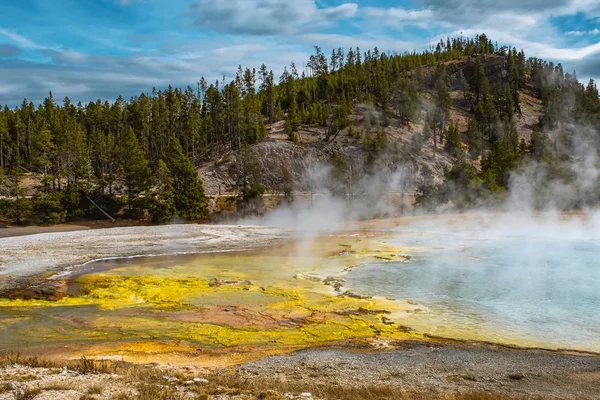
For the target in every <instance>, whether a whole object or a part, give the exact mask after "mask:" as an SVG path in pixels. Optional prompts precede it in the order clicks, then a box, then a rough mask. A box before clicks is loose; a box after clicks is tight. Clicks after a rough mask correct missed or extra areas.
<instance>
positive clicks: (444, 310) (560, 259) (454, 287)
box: [348, 233, 600, 351]
mask: <svg viewBox="0 0 600 400" xmlns="http://www.w3.org/2000/svg"><path fill="white" fill-rule="evenodd" d="M457 236H458V237H453V236H452V235H448V234H443V235H441V234H427V235H414V234H407V233H402V234H399V237H398V239H397V240H394V244H398V245H407V244H409V245H429V246H430V247H429V250H424V251H423V252H420V253H418V254H416V255H415V256H414V257H413V259H412V262H411V263H408V264H406V263H374V264H370V265H366V266H363V267H361V268H358V269H356V270H354V271H352V272H350V274H349V276H348V286H349V287H351V288H353V289H356V290H358V291H360V292H366V293H369V294H372V295H380V296H381V295H383V296H390V297H394V298H397V299H406V300H413V301H416V302H418V303H419V304H421V305H423V306H424V307H426V308H427V309H428V310H429V312H423V313H420V314H415V315H412V314H411V315H407V316H406V321H407V323H410V324H412V325H411V326H412V327H413V328H415V329H420V330H422V331H426V332H429V333H434V334H439V335H448V336H458V337H461V338H472V339H480V340H495V341H501V342H507V343H513V344H518V345H532V346H542V347H549V348H570V349H578V350H590V351H600V242H598V241H593V240H552V239H543V240H531V239H528V238H526V237H501V238H498V237H495V238H493V239H489V240H488V239H485V238H477V237H473V236H471V237H464V236H462V235H457Z"/></svg>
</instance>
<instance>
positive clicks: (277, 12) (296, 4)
mask: <svg viewBox="0 0 600 400" xmlns="http://www.w3.org/2000/svg"><path fill="white" fill-rule="evenodd" d="M357 10H358V5H357V4H356V3H346V4H342V5H340V6H337V7H325V8H319V7H317V3H315V0H293V1H285V0H196V1H195V3H194V5H193V6H192V7H191V8H190V9H189V10H188V13H187V14H188V16H189V17H191V18H192V24H193V25H195V26H197V27H198V28H200V29H207V30H210V31H215V32H219V33H226V34H242V35H280V34H295V33H300V32H302V31H303V30H310V31H314V30H315V29H318V28H321V27H324V26H329V25H331V23H332V22H334V21H335V20H340V19H348V18H352V17H353V16H354V15H355V14H356V12H357Z"/></svg>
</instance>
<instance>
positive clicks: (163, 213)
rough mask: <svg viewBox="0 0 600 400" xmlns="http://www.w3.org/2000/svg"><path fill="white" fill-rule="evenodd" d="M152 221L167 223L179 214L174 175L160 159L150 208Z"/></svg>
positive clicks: (155, 174)
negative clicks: (174, 190)
mask: <svg viewBox="0 0 600 400" xmlns="http://www.w3.org/2000/svg"><path fill="white" fill-rule="evenodd" d="M150 214H151V215H152V221H154V222H158V223H166V222H169V221H171V219H172V218H173V216H175V215H176V214H177V209H176V208H175V200H174V192H173V177H172V175H171V171H169V168H168V167H167V164H166V163H165V162H164V161H163V160H159V161H158V164H157V165H156V172H155V173H154V190H153V191H152V205H151V208H150Z"/></svg>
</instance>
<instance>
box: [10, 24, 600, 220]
mask: <svg viewBox="0 0 600 400" xmlns="http://www.w3.org/2000/svg"><path fill="white" fill-rule="evenodd" d="M485 55H496V56H502V57H505V58H506V59H507V63H508V64H507V65H508V75H507V77H506V79H503V80H501V81H500V82H496V83H494V84H493V85H490V82H489V81H488V79H487V77H486V73H485V70H484V62H485V58H483V60H484V61H482V57H483V56H485ZM465 57H471V58H472V60H473V62H472V63H471V65H470V67H469V68H466V69H464V71H461V72H460V74H459V75H460V76H459V77H458V86H459V89H460V90H462V91H463V93H464V101H465V102H468V104H469V108H470V119H469V128H468V132H466V133H465V134H463V135H461V133H460V132H458V127H457V126H456V125H455V124H453V123H448V118H449V110H450V105H451V98H450V91H451V89H452V87H451V86H452V83H451V80H450V77H449V75H448V73H447V67H446V65H447V62H449V61H453V60H463V59H464V58H465ZM423 67H431V68H433V70H434V74H435V83H434V85H433V86H432V87H430V86H431V85H429V84H428V83H427V82H428V79H427V77H426V76H425V75H424V73H423V71H424V70H425V68H423ZM528 86H531V87H532V88H533V90H535V91H536V92H537V94H538V95H539V96H540V97H541V98H542V99H543V101H544V105H545V113H544V118H543V125H544V126H546V127H549V128H551V127H553V126H555V125H556V124H557V122H558V121H560V120H561V119H562V118H564V117H566V116H568V117H569V118H575V119H576V120H577V121H582V122H586V123H590V124H597V123H598V121H597V118H598V115H599V110H600V103H599V100H598V92H597V90H596V86H595V84H594V83H593V82H590V84H589V85H588V86H587V87H583V86H582V85H581V84H579V82H578V81H577V78H576V76H575V75H574V74H573V75H570V74H564V73H563V71H562V67H561V66H560V65H558V66H554V65H553V64H552V63H546V62H544V61H542V60H538V59H526V58H525V55H524V53H523V52H522V51H521V52H517V50H516V49H514V48H513V49H511V48H507V47H499V46H498V45H497V44H496V45H494V44H493V43H492V42H491V41H490V40H489V39H488V38H487V37H486V36H485V35H479V36H477V37H475V38H473V39H463V38H455V39H447V40H446V41H440V42H439V43H438V44H437V45H436V47H435V48H432V49H429V50H426V51H423V52H412V53H404V54H386V53H383V52H380V51H379V50H378V49H377V48H375V49H373V50H369V51H366V52H361V50H360V49H359V48H350V49H348V50H344V49H341V48H339V49H335V50H333V51H332V53H331V56H329V57H328V56H326V55H325V54H324V53H323V52H322V50H321V49H320V48H319V47H315V54H314V55H313V56H311V57H310V59H309V60H308V62H307V64H306V65H305V66H304V67H302V68H300V69H299V68H298V67H297V66H295V65H294V64H291V65H290V67H289V68H285V70H284V71H283V74H282V75H281V76H280V77H279V79H278V80H276V79H275V76H274V74H273V71H270V70H268V68H267V67H266V66H265V65H262V66H261V68H260V69H259V70H258V71H257V70H254V69H248V68H246V69H242V67H240V68H239V69H238V72H237V74H236V77H235V79H233V80H231V81H229V82H224V81H216V82H214V83H210V84H209V83H208V82H207V81H206V80H205V79H204V78H202V79H200V81H199V82H198V84H197V86H196V87H187V88H186V89H185V90H181V89H174V88H172V87H169V88H168V89H167V90H164V91H158V90H156V89H154V90H153V91H152V92H151V93H149V94H141V95H140V96H137V97H133V98H131V99H130V100H129V101H125V100H124V99H123V98H122V97H119V98H118V99H117V100H116V101H115V102H113V103H111V102H108V101H101V100H98V101H96V102H91V103H89V104H86V105H84V104H81V103H79V104H77V105H75V104H73V103H72V102H71V100H70V99H69V98H68V97H66V98H65V99H64V100H63V101H62V104H58V103H57V101H56V100H55V99H54V98H53V97H52V93H50V95H49V97H48V98H46V99H45V101H44V102H43V104H41V105H39V107H37V108H36V106H35V105H34V104H32V103H30V102H28V101H27V100H24V101H23V104H22V105H21V106H20V107H16V108H14V109H10V108H8V107H5V108H4V109H3V110H2V111H0V191H1V193H0V195H4V196H6V197H8V198H10V199H12V200H11V201H4V202H3V203H1V204H0V214H3V215H4V217H5V218H8V219H10V220H14V221H16V222H42V223H56V222H63V221H65V220H70V219H74V218H79V217H83V216H86V217H96V216H100V215H99V214H98V211H97V210H95V208H94V207H93V206H92V204H91V200H94V202H95V203H96V204H99V205H100V206H101V207H102V208H103V209H104V210H106V211H107V212H109V213H111V214H115V213H117V212H118V211H119V210H123V207H124V206H127V207H126V208H125V209H124V211H125V214H126V216H130V217H133V218H139V217H141V216H142V211H143V210H146V211H148V212H149V213H150V214H151V216H152V218H153V219H154V220H155V221H168V220H170V219H171V218H172V217H173V216H175V215H178V216H180V217H182V218H184V219H187V220H199V219H202V218H205V217H206V215H207V212H208V210H207V206H206V199H205V195H204V190H203V188H202V183H201V182H200V181H199V180H198V177H197V174H196V171H195V168H196V167H198V166H199V165H201V164H202V163H203V162H207V161H210V160H213V159H214V158H215V157H218V156H220V155H223V154H225V153H227V152H230V151H236V150H240V149H244V148H245V146H248V145H252V144H255V143H259V142H260V141H262V140H263V139H264V138H265V136H266V134H267V128H266V127H267V126H268V125H269V124H271V123H273V122H275V121H278V120H281V119H284V118H285V119H286V123H285V128H286V131H287V133H288V135H289V137H290V139H291V140H294V141H299V140H301V138H300V137H299V136H298V131H299V128H300V126H301V125H320V126H322V127H325V128H327V132H328V133H327V137H326V139H325V140H327V141H330V140H332V139H333V138H335V137H336V136H337V134H338V133H339V132H340V131H341V130H343V129H344V128H347V127H348V126H350V122H349V116H350V114H351V112H352V106H353V105H354V104H356V103H359V102H360V103H367V104H372V105H374V106H375V107H377V108H379V109H380V110H382V111H383V113H382V114H383V116H384V121H382V122H381V123H382V124H383V125H385V124H386V123H387V122H386V120H387V118H396V119H399V120H401V121H402V122H404V123H410V122H417V121H422V122H424V126H425V128H424V130H423V134H422V135H417V136H416V137H415V138H414V142H415V147H416V148H419V147H420V146H421V145H422V144H424V143H425V141H427V140H430V139H433V145H434V146H435V147H436V149H437V148H438V147H439V146H443V148H444V149H445V150H446V151H449V152H451V153H452V154H453V155H455V156H457V157H458V158H460V159H462V158H463V155H464V151H463V142H465V146H466V147H467V148H468V152H469V154H470V155H471V156H472V157H476V156H477V155H479V154H481V153H482V151H483V150H484V146H485V144H486V143H491V147H490V151H488V152H486V155H485V157H484V161H483V170H482V171H481V172H478V173H477V174H476V175H477V177H478V179H480V180H482V182H484V183H485V186H486V188H487V189H489V190H497V189H498V188H501V187H506V175H507V171H509V170H511V169H512V168H514V166H515V164H516V163H517V160H518V159H519V158H520V157H522V156H523V154H524V153H525V152H527V153H528V154H532V155H533V156H534V157H537V158H540V157H545V156H546V153H547V151H546V148H545V146H546V143H545V142H544V139H543V137H539V138H538V137H536V138H535V140H532V141H531V143H522V142H520V141H519V140H518V135H517V133H516V130H515V127H514V122H513V121H514V119H513V116H514V114H515V113H519V112H520V103H519V93H518V90H519V89H520V88H525V87H528ZM567 104H568V106H567ZM565 114H566V115H565ZM542 134H543V133H540V135H542ZM373 146H375V147H376V146H377V143H374V144H373ZM540 146H541V147H540ZM246 153H247V152H246ZM247 158H248V161H247V162H244V163H242V165H240V166H239V168H241V171H240V174H239V175H240V176H239V177H238V178H237V179H236V185H237V187H236V189H238V190H239V191H240V192H241V193H242V194H241V196H240V199H239V200H240V201H247V200H248V198H249V197H252V196H256V195H260V194H261V193H262V191H264V188H261V187H260V184H259V183H258V182H257V180H258V179H259V178H258V177H257V176H258V175H259V174H257V173H255V172H256V171H255V170H256V163H255V162H254V161H253V160H252V159H251V157H247ZM463 164H464V165H463ZM463 164H461V165H463V166H461V167H457V168H463V169H464V170H465V171H467V172H468V173H469V174H475V172H474V171H473V170H472V169H471V168H472V167H470V165H471V164H470V163H467V162H464V163H463ZM25 172H31V173H33V174H35V175H36V176H38V177H39V178H40V182H41V184H40V185H39V187H38V188H37V189H36V193H35V195H34V196H33V198H29V197H28V196H25V194H26V193H25V190H24V189H22V185H20V182H21V180H22V178H23V175H24V173H25ZM425 197H427V196H424V197H422V198H425ZM434 197H435V196H430V199H434ZM432 201H433V200H432ZM435 201H438V199H436V200H435Z"/></svg>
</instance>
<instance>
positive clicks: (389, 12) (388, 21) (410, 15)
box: [362, 7, 433, 28]
mask: <svg viewBox="0 0 600 400" xmlns="http://www.w3.org/2000/svg"><path fill="white" fill-rule="evenodd" d="M362 11H363V16H364V17H365V18H367V19H372V20H374V21H375V22H377V23H383V24H385V25H386V26H388V27H391V28H402V27H403V26H405V25H418V26H425V25H427V24H430V23H431V22H432V17H433V12H432V11H431V10H429V9H423V10H407V9H405V8H378V7H365V8H364V9H362Z"/></svg>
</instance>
